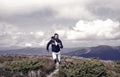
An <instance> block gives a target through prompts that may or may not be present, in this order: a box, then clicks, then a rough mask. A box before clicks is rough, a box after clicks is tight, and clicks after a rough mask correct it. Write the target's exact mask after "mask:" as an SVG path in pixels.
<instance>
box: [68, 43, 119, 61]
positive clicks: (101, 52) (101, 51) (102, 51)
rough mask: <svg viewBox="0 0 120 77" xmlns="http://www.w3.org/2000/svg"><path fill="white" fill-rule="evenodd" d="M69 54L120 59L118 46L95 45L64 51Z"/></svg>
mask: <svg viewBox="0 0 120 77" xmlns="http://www.w3.org/2000/svg"><path fill="white" fill-rule="evenodd" d="M66 55H69V56H81V57H86V58H89V57H96V58H100V59H103V60H120V46H116V47H113V46H107V45H101V46H97V47H89V48H83V49H80V50H77V51H74V52H69V53H66Z"/></svg>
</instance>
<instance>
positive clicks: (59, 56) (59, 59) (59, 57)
mask: <svg viewBox="0 0 120 77" xmlns="http://www.w3.org/2000/svg"><path fill="white" fill-rule="evenodd" d="M57 58H58V61H59V64H61V54H60V52H58V56H57Z"/></svg>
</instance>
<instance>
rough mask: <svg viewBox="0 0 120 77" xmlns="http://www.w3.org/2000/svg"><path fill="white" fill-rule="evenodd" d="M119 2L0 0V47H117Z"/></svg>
mask: <svg viewBox="0 0 120 77" xmlns="http://www.w3.org/2000/svg"><path fill="white" fill-rule="evenodd" d="M119 3H120V1H119V0H0V47H11V46H20V47H45V46H46V44H47V42H48V41H49V40H50V38H51V36H53V35H54V33H58V34H59V37H60V39H61V40H62V42H63V45H64V47H88V46H89V47H91V46H98V45H111V46H120V5H119Z"/></svg>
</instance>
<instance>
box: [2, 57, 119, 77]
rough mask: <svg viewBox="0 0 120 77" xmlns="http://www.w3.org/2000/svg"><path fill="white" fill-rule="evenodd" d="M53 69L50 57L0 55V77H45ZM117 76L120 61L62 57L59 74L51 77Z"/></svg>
mask: <svg viewBox="0 0 120 77" xmlns="http://www.w3.org/2000/svg"><path fill="white" fill-rule="evenodd" d="M55 69H56V68H55V65H54V64H53V61H52V58H51V57H50V56H40V55H0V77H47V75H49V74H50V73H51V72H53V71H54V70H55ZM119 76H120V61H109V60H108V61H105V60H100V59H99V58H80V57H66V56H64V57H62V64H61V65H60V66H59V72H57V73H55V74H54V75H53V76H52V77H119Z"/></svg>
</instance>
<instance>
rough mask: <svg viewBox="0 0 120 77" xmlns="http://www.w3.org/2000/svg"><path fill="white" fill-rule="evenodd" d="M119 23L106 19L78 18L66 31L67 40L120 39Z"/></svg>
mask: <svg viewBox="0 0 120 77" xmlns="http://www.w3.org/2000/svg"><path fill="white" fill-rule="evenodd" d="M119 29H120V23H119V22H118V21H112V20H111V19H107V20H93V21H84V20H80V21H79V22H78V23H77V24H76V25H75V26H74V27H73V28H72V30H69V31H67V34H66V36H67V39H69V40H95V39H96V40H115V39H120V31H119Z"/></svg>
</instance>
